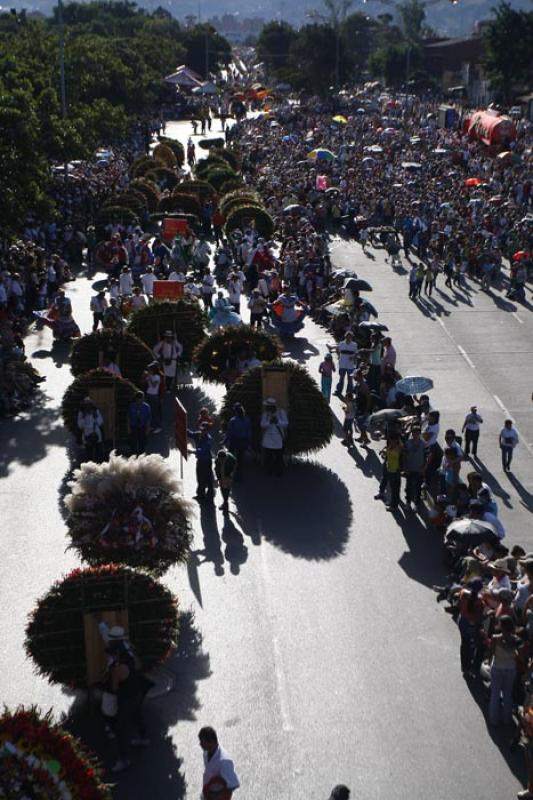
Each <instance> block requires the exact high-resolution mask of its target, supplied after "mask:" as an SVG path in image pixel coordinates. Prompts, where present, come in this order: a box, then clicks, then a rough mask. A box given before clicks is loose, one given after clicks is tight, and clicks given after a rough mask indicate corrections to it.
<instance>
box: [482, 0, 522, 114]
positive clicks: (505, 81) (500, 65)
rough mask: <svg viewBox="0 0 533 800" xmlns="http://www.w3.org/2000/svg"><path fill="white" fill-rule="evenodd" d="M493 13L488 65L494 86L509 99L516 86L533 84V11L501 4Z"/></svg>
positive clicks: (487, 42) (486, 35) (486, 34)
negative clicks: (516, 9)
mask: <svg viewBox="0 0 533 800" xmlns="http://www.w3.org/2000/svg"><path fill="white" fill-rule="evenodd" d="M492 13H493V15H494V19H492V20H491V21H490V23H489V25H488V26H487V28H486V30H485V32H484V41H485V48H486V61H485V63H486V67H487V73H488V75H489V78H490V80H491V83H492V86H493V87H494V88H495V89H496V90H498V91H499V92H500V94H501V96H502V97H503V99H505V100H508V99H510V97H511V96H512V90H513V86H516V85H524V86H530V85H531V83H532V82H533V59H532V58H531V54H532V53H533V12H531V11H529V12H526V11H515V10H514V9H513V8H511V6H510V5H509V3H506V2H500V4H499V5H498V6H496V8H494V9H493V10H492Z"/></svg>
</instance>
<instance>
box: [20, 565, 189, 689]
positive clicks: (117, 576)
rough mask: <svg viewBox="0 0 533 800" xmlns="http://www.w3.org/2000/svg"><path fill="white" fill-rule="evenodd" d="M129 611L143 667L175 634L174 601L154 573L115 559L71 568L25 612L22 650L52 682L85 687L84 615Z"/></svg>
mask: <svg viewBox="0 0 533 800" xmlns="http://www.w3.org/2000/svg"><path fill="white" fill-rule="evenodd" d="M113 609H127V610H128V624H129V638H130V641H131V643H132V645H133V647H134V648H135V652H136V654H137V656H138V657H139V659H140V661H141V664H142V668H143V669H144V670H150V669H152V668H153V667H154V666H156V665H157V664H159V663H161V662H162V661H164V659H165V658H166V656H167V655H168V653H169V651H170V650H171V648H172V647H173V646H174V645H175V644H176V641H177V638H178V630H179V625H178V604H177V600H176V598H175V597H174V595H173V594H172V593H171V592H170V591H169V590H168V589H167V588H165V587H164V586H162V584H160V583H159V582H158V581H156V580H155V579H154V578H153V577H151V576H150V575H148V574H147V573H145V572H142V571H140V570H132V569H130V568H128V567H125V566H122V565H119V564H106V565H103V566H97V567H87V568H85V569H80V568H78V569H75V570H73V571H72V572H71V573H70V574H69V575H67V576H66V577H65V578H63V580H60V581H57V582H56V583H54V584H53V585H52V587H51V588H50V590H49V592H48V593H47V594H46V595H45V596H44V597H43V598H41V600H39V601H38V602H37V606H36V607H35V609H34V610H33V611H32V612H31V613H30V617H29V622H28V625H27V628H26V643H25V647H26V652H27V653H28V655H30V656H31V657H32V658H33V660H34V661H35V663H36V664H37V670H38V672H39V673H40V674H41V675H45V676H46V677H47V678H48V679H49V680H50V681H52V682H53V683H59V684H64V685H68V686H71V687H72V688H80V689H83V688H86V685H87V676H86V656H85V631H84V615H85V614H87V613H97V612H101V611H111V610H113Z"/></svg>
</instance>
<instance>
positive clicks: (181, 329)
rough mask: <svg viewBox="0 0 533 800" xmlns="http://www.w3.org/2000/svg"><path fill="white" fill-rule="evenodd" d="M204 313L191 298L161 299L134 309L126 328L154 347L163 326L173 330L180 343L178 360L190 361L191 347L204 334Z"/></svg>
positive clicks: (205, 325) (205, 318)
mask: <svg viewBox="0 0 533 800" xmlns="http://www.w3.org/2000/svg"><path fill="white" fill-rule="evenodd" d="M206 327H207V317H206V315H205V313H204V311H202V308H201V307H200V304H199V303H197V302H196V301H194V300H176V301H171V300H164V301H160V302H157V303H151V304H150V305H149V306H147V307H146V308H141V309H139V310H138V311H134V312H133V314H132V315H131V317H130V323H129V326H128V331H129V332H130V333H134V334H135V335H136V336H138V337H139V339H142V340H143V342H145V343H146V344H147V345H148V346H149V347H155V345H156V344H157V343H158V341H159V339H160V337H161V335H162V334H163V333H164V332H165V331H166V330H171V331H174V333H175V334H176V337H177V339H178V341H179V342H180V343H181V344H182V345H183V355H182V361H184V362H187V363H188V362H190V360H191V357H192V351H193V349H194V348H195V347H196V345H197V344H199V343H200V342H201V341H202V339H203V338H204V336H205V328H206Z"/></svg>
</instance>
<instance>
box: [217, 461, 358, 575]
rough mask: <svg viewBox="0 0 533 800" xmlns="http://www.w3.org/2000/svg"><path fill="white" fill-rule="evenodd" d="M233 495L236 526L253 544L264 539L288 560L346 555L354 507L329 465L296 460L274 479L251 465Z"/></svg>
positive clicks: (318, 558)
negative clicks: (291, 558)
mask: <svg viewBox="0 0 533 800" xmlns="http://www.w3.org/2000/svg"><path fill="white" fill-rule="evenodd" d="M233 494H234V499H235V503H236V505H237V509H238V512H237V515H236V519H237V522H238V523H239V525H240V526H241V528H242V530H243V532H244V534H245V535H246V536H250V537H251V539H252V542H253V543H254V544H259V543H260V541H261V538H262V537H263V538H265V539H266V540H267V541H269V542H271V543H272V544H273V545H275V546H276V547H279V548H280V549H281V550H283V551H285V552H286V553H289V554H290V555H292V556H296V557H297V558H307V559H310V560H321V559H330V558H335V557H336V556H339V555H342V553H343V552H344V549H345V546H346V543H347V541H348V536H349V532H350V525H351V522H352V516H353V509H352V503H351V501H350V495H349V493H348V490H347V488H346V486H345V485H344V483H343V482H342V481H341V480H340V478H339V477H338V476H337V475H336V474H335V473H334V472H332V471H331V470H329V469H327V467H324V466H322V465H321V464H316V463H313V462H310V461H295V462H293V463H292V464H291V465H289V467H288V468H287V469H286V471H285V473H284V474H283V476H282V477H280V478H277V477H272V476H267V475H265V474H264V472H262V471H260V470H259V468H258V467H255V466H251V467H250V468H249V469H248V471H247V473H246V477H245V480H244V482H243V484H237V485H236V486H235V489H234V492H233Z"/></svg>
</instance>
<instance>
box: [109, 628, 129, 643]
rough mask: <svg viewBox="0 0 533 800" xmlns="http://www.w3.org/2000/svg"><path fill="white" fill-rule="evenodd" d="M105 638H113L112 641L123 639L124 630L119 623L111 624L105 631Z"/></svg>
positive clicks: (124, 635)
mask: <svg viewBox="0 0 533 800" xmlns="http://www.w3.org/2000/svg"><path fill="white" fill-rule="evenodd" d="M107 638H108V639H113V641H119V640H120V639H125V638H126V631H125V630H124V628H123V627H122V626H121V625H113V627H112V628H109V630H108V632H107Z"/></svg>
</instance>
